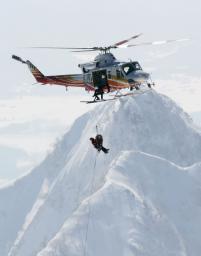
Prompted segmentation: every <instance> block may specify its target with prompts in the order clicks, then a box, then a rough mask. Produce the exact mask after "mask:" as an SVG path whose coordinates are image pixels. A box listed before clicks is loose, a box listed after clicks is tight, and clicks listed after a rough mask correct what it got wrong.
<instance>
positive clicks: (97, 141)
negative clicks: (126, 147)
mask: <svg viewBox="0 0 201 256" xmlns="http://www.w3.org/2000/svg"><path fill="white" fill-rule="evenodd" d="M90 141H91V143H92V144H93V146H94V147H95V148H96V149H97V150H98V151H99V152H100V151H101V150H102V151H103V152H104V153H105V154H107V153H108V152H109V149H108V148H105V147H103V136H102V135H101V134H98V135H96V137H95V138H90Z"/></svg>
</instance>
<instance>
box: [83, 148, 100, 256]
mask: <svg viewBox="0 0 201 256" xmlns="http://www.w3.org/2000/svg"><path fill="white" fill-rule="evenodd" d="M97 157H98V152H97V153H96V157H95V161H94V166H93V170H92V181H91V189H90V195H92V193H93V190H94V178H95V169H96V162H97ZM88 206H89V211H88V219H87V227H86V235H85V242H84V254H83V255H84V256H86V253H87V240H88V232H89V223H90V219H91V213H92V211H91V204H90V199H89V201H88Z"/></svg>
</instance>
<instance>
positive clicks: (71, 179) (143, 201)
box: [0, 91, 201, 256]
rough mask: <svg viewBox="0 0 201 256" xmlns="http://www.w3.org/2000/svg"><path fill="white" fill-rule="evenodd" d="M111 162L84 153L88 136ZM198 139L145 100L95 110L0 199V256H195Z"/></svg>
mask: <svg viewBox="0 0 201 256" xmlns="http://www.w3.org/2000/svg"><path fill="white" fill-rule="evenodd" d="M96 124H98V129H99V132H100V133H102V134H103V135H104V144H105V146H106V147H107V146H108V147H109V148H110V153H109V154H108V155H104V153H102V152H101V153H100V154H97V153H96V151H95V150H94V148H93V147H92V146H91V145H90V143H89V137H91V136H93V135H95V133H96V129H95V126H96ZM200 152H201V134H200V131H199V130H196V128H195V127H194V125H193V123H192V121H191V119H190V118H189V116H188V115H187V114H186V113H184V112H183V111H182V109H180V108H179V107H178V106H176V104H175V103H174V102H172V101H171V100H170V99H169V98H167V97H165V96H162V95H160V94H157V93H156V92H154V91H149V92H147V93H144V94H141V95H138V96H134V97H128V98H127V97H124V98H121V99H119V100H116V101H113V102H112V101H111V102H106V103H102V104H99V105H98V106H97V107H96V108H95V110H93V111H92V112H89V113H87V114H85V115H83V116H82V117H80V118H79V119H77V121H76V122H75V123H74V125H73V126H72V128H71V129H70V130H69V131H68V132H67V134H66V135H65V136H64V137H63V139H62V140H61V141H60V143H58V144H57V145H56V147H55V149H54V151H53V152H52V153H51V154H50V155H49V156H48V157H47V158H46V160H45V161H44V162H43V163H42V164H41V165H40V166H39V167H38V168H36V169H35V170H33V171H32V172H31V173H30V174H28V175H27V176H25V177H23V178H21V179H20V180H18V181H16V182H15V183H14V184H12V185H10V186H7V187H3V188H1V190H0V216H1V218H0V255H3V256H4V255H5V256H7V255H9V256H25V255H26V256H34V255H38V256H47V255H48V256H49V255H50V256H63V255H72V256H74V255H97V256H99V255H105V256H109V255H110V256H111V255H115V256H120V255H121V256H122V255H125V256H130V255H137V256H142V255H143V256H145V255H146V256H148V255H162V256H163V255H164V256H165V255H168V256H169V255H181V256H184V255H193V256H194V255H196V256H197V255H200V251H201V239H200V237H201V231H200V230H201V214H200V213H201V197H200V194H201V191H200V189H201V179H200V176H201V174H200V173H201V155H200Z"/></svg>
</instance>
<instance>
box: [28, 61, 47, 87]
mask: <svg viewBox="0 0 201 256" xmlns="http://www.w3.org/2000/svg"><path fill="white" fill-rule="evenodd" d="M26 64H27V66H28V68H29V70H30V71H31V73H32V75H33V76H34V77H35V79H36V81H37V82H41V79H43V78H44V75H43V73H41V72H40V70H39V69H38V68H37V67H35V66H34V65H33V64H32V63H31V62H30V61H29V60H27V61H26Z"/></svg>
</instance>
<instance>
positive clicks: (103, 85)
mask: <svg viewBox="0 0 201 256" xmlns="http://www.w3.org/2000/svg"><path fill="white" fill-rule="evenodd" d="M141 35H142V34H137V35H134V36H132V37H130V38H128V39H125V40H122V41H120V42H117V43H115V44H112V45H110V46H106V47H102V46H101V47H97V46H96V47H30V48H38V49H62V50H71V51H72V52H97V51H98V52H99V54H98V55H97V56H96V57H95V59H94V60H93V61H91V62H88V63H83V64H79V65H78V67H79V68H80V69H81V70H82V74H67V75H54V76H46V75H44V74H43V73H42V72H41V71H40V70H39V69H38V68H37V67H35V66H34V65H33V64H32V63H31V62H30V61H29V60H26V61H24V60H23V59H22V58H20V57H18V56H16V55H12V58H13V59H15V60H17V61H19V62H21V63H23V64H26V65H27V66H28V68H29V70H30V71H31V73H32V75H33V76H34V78H35V79H36V81H37V83H41V84H43V85H45V84H49V85H60V86H64V87H65V88H66V89H67V88H68V87H80V88H84V89H85V90H86V91H88V92H90V91H93V92H94V95H93V96H94V97H95V98H94V101H97V100H100V98H99V97H98V95H101V100H103V94H104V93H109V92H113V91H116V92H117V93H118V92H119V91H120V90H122V89H129V90H131V91H132V90H134V89H135V90H139V89H140V87H141V85H143V84H145V85H147V86H148V87H149V88H151V87H152V85H154V83H153V82H152V80H151V76H150V74H149V73H147V72H145V71H143V69H142V67H141V66H140V64H139V62H138V61H132V60H130V61H129V62H122V61H118V60H117V59H116V58H115V56H114V55H113V54H112V53H111V50H114V49H118V48H129V47H136V46H140V45H159V44H165V43H171V42H178V41H184V40H188V39H176V40H165V41H155V42H145V43H137V44H128V42H130V41H131V40H134V39H136V38H138V37H140V36H141Z"/></svg>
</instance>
